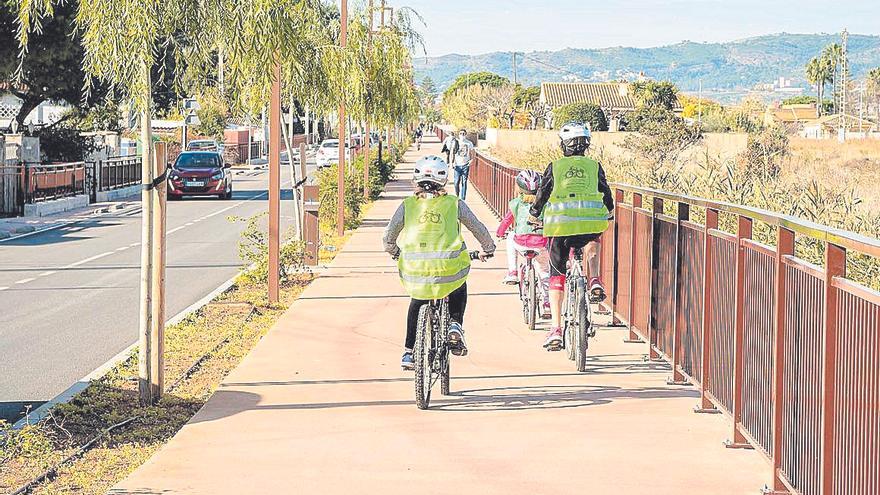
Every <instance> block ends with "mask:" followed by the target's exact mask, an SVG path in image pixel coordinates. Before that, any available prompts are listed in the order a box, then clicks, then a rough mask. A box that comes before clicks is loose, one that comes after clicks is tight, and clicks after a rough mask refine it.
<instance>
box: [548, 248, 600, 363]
mask: <svg viewBox="0 0 880 495" xmlns="http://www.w3.org/2000/svg"><path fill="white" fill-rule="evenodd" d="M583 261H584V251H583V249H582V248H578V249H574V250H573V256H572V259H571V261H569V263H568V268H567V269H566V274H565V306H564V308H563V315H562V326H563V329H562V334H563V344H562V345H563V347H564V348H565V349H566V350H567V351H568V359H570V360H572V361H574V362H575V366H576V367H577V370H578V371H579V372H584V371H586V370H587V350H588V349H589V345H590V344H589V339H590V338H591V337H595V336H596V330H595V328H593V326H592V324H591V319H590V303H589V301H588V300H587V278H586V276H584V272H583ZM556 350H558V349H556Z"/></svg>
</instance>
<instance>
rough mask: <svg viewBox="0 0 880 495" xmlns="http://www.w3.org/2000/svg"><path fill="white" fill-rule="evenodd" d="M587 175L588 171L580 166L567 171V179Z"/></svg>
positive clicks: (581, 177) (580, 177)
mask: <svg viewBox="0 0 880 495" xmlns="http://www.w3.org/2000/svg"><path fill="white" fill-rule="evenodd" d="M586 176H587V173H586V172H584V171H583V169H580V168H572V169H569V170H568V172H566V173H565V178H566V179H573V178H575V177H577V178H578V179H583V178H584V177H586Z"/></svg>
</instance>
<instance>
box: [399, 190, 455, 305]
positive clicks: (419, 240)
mask: <svg viewBox="0 0 880 495" xmlns="http://www.w3.org/2000/svg"><path fill="white" fill-rule="evenodd" d="M403 211H404V224H403V231H402V232H401V233H400V237H399V238H398V241H397V245H398V246H400V258H399V259H398V261H397V268H398V271H399V272H400V280H401V282H402V283H403V288H404V289H405V290H406V292H407V294H409V295H410V297H412V298H414V299H422V300H432V299H442V298H444V297H446V296H448V295H449V294H451V293H452V291H454V290H455V289H458V288H459V287H461V286H462V285H464V283H465V281H467V276H468V272H469V271H470V268H471V259H470V256H469V255H468V252H467V247H466V246H465V244H464V239H462V237H461V224H460V223H459V221H458V198H457V197H455V196H451V195H444V196H437V197H434V198H424V199H423V198H418V197H416V196H410V197H408V198H406V199H405V200H404V201H403Z"/></svg>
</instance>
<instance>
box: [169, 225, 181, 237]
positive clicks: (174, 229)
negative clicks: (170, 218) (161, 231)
mask: <svg viewBox="0 0 880 495" xmlns="http://www.w3.org/2000/svg"><path fill="white" fill-rule="evenodd" d="M185 228H186V225H181V226H180V227H177V228H173V229H171V230H169V231H168V232H165V235H168V234H173V233H175V232H177V231H178V230H183V229H185Z"/></svg>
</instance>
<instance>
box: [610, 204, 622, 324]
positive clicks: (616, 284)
mask: <svg viewBox="0 0 880 495" xmlns="http://www.w3.org/2000/svg"><path fill="white" fill-rule="evenodd" d="M622 203H623V190H622V189H615V190H614V248H613V249H614V257H613V258H612V259H613V260H614V265H613V267H612V269H613V272H614V275H613V276H612V278H613V285H612V286H611V323H612V324H613V325H619V324H620V318H618V316H617V296H618V295H619V292H620V253H621V248H620V211H621V209H622V208H621V207H620V205H621V204H622Z"/></svg>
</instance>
